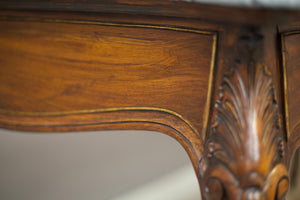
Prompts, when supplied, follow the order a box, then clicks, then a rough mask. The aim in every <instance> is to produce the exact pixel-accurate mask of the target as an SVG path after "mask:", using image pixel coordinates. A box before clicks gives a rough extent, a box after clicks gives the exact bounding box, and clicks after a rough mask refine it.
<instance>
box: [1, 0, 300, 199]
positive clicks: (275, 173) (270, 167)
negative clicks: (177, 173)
mask: <svg viewBox="0 0 300 200" xmlns="http://www.w3.org/2000/svg"><path fill="white" fill-rule="evenodd" d="M237 16H239V17H237ZM299 19H300V14H299V12H296V11H291V12H285V11H280V10H279V11H278V10H251V9H241V8H228V7H220V6H211V5H204V4H197V3H187V2H177V1H169V0H165V1H156V0H155V1H150V0H142V1H135V0H124V1H123V0H118V1H106V0H101V1H98V2H96V3H95V2H94V1H89V0H88V1H81V0H78V1H77V0H76V1H59V2H58V1H48V2H41V1H32V2H28V1H19V4H17V3H15V2H10V1H2V2H0V27H1V31H0V44H1V45H0V81H1V84H0V126H1V127H4V128H9V129H16V130H25V131H45V132H56V131H79V130H81V131H84V130H85V131H86V130H107V129H109V130H111V129H114V130H115V129H130V130H132V129H134V130H136V129H142V130H156V131H160V132H163V133H165V134H168V135H170V136H171V137H173V138H175V139H176V140H177V141H178V142H179V143H180V144H181V145H182V146H183V147H184V148H185V150H186V151H187V153H188V155H189V156H190V158H191V161H192V163H193V166H194V168H195V171H196V174H197V176H198V180H199V183H200V186H201V190H202V195H203V198H204V199H205V200H229V199H230V200H237V199H243V200H264V199H268V200H269V199H270V200H281V199H284V198H285V194H286V192H287V190H288V188H289V183H290V182H291V181H290V179H289V177H288V172H287V171H288V169H289V167H290V163H291V159H292V157H293V155H294V152H295V151H296V149H297V148H298V147H299V145H300V142H299V141H300V140H299V136H298V135H299V134H297V132H298V129H299V127H300V126H298V123H299V116H298V115H299V114H298V111H299V109H300V108H299V98H298V96H300V95H298V93H299V91H298V88H299V87H298V86H299V84H298V82H299V81H298V80H297V79H298V77H299V76H300V75H299V73H298V72H299V70H298V68H299V66H298V52H299V49H298V45H297V44H298V43H300V38H299V36H298V31H295V30H300V20H299ZM280 34H281V35H282V38H281V39H282V40H281V41H280ZM281 45H282V46H281ZM281 54H283V57H282V58H280V56H281ZM282 65H283V66H284V68H283V69H282ZM232 69H233V71H231V70H232ZM212 103H214V104H215V105H216V108H213V107H212V106H211V104H212Z"/></svg>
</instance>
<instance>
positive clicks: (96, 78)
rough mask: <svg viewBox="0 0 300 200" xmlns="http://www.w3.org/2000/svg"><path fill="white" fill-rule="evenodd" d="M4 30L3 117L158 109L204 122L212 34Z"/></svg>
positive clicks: (68, 27) (108, 26) (84, 25)
mask: <svg viewBox="0 0 300 200" xmlns="http://www.w3.org/2000/svg"><path fill="white" fill-rule="evenodd" d="M0 27H1V31H0V44H1V45H0V65H1V67H0V80H1V84H0V109H1V110H2V112H7V113H10V114H12V113H13V114H16V115H18V114H20V113H22V114H25V115H26V113H45V112H48V113H49V112H68V111H78V110H93V109H106V108H119V107H154V108H163V109H168V110H171V111H174V112H176V113H180V115H183V117H184V118H186V119H187V120H189V121H191V122H192V123H193V124H194V125H195V126H197V127H198V128H200V126H201V125H202V120H200V121H199V119H203V115H204V112H205V105H206V100H207V94H208V85H209V77H210V71H211V66H212V65H211V64H212V51H213V45H214V39H213V34H211V33H209V32H204V31H199V30H189V29H185V28H170V27H161V26H155V25H151V26H150V25H133V24H117V23H113V24H112V23H96V22H82V21H81V22H78V21H62V22H60V23H53V22H45V21H43V22H37V21H22V22H21V21H1V22H0ZM196 120H197V121H196Z"/></svg>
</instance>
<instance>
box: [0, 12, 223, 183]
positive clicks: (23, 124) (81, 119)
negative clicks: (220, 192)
mask: <svg viewBox="0 0 300 200" xmlns="http://www.w3.org/2000/svg"><path fill="white" fill-rule="evenodd" d="M0 20H1V21H6V22H34V23H35V22H38V23H39V22H42V23H51V24H72V25H96V26H103V27H118V28H119V27H120V28H133V29H134V28H138V29H140V28H142V29H150V30H166V31H175V32H182V33H187V34H196V35H198V36H200V37H201V36H208V37H210V38H212V48H211V49H212V50H211V52H208V53H209V54H210V56H211V61H210V66H209V67H210V68H209V69H208V72H209V73H208V74H209V77H208V82H207V83H206V84H207V86H206V87H207V93H206V94H205V99H206V103H205V106H203V107H204V108H203V110H204V111H203V113H204V115H203V116H204V118H203V122H201V123H202V124H203V128H202V129H199V128H198V127H195V126H194V125H193V123H192V122H190V121H189V120H188V119H187V118H186V116H185V113H183V114H182V113H179V112H176V111H173V110H171V109H168V108H165V107H144V106H121V107H109V108H101V107H100V108H96V109H85V110H77V109H76V108H75V109H74V110H61V111H47V110H46V111H41V112H38V111H22V110H21V111H19V110H17V109H0V126H1V127H2V128H7V129H14V130H22V131H35V132H38V131H42V132H57V131H86V130H141V129H142V130H153V131H159V132H162V133H165V134H168V135H169V136H171V137H173V138H175V139H176V140H177V141H178V142H179V143H180V144H181V145H182V146H183V147H184V148H185V150H186V151H187V153H188V155H189V156H190V158H191V161H192V163H193V165H194V167H195V171H196V174H197V177H198V179H200V178H201V177H202V176H203V172H202V168H203V166H201V164H200V162H199V161H200V160H202V156H203V146H204V142H203V138H204V135H205V131H206V127H207V124H208V117H209V110H210V102H211V93H212V85H213V74H214V67H215V66H214V65H215V58H216V48H217V32H216V31H209V30H205V29H203V30H201V29H196V28H188V27H184V26H171V25H169V26H164V25H156V24H140V23H134V22H133V23H124V22H113V21H99V20H82V19H57V18H49V17H36V16H33V17H30V16H29V17H28V16H26V17H23V16H11V15H9V16H0ZM199 69H200V68H199ZM116 95H117V94H116ZM133 95H134V94H133ZM45 109H47V107H46V106H45Z"/></svg>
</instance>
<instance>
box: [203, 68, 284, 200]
mask: <svg viewBox="0 0 300 200" xmlns="http://www.w3.org/2000/svg"><path fill="white" fill-rule="evenodd" d="M243 72H244V73H240V72H239V71H238V70H237V69H236V68H233V69H232V70H231V72H230V74H229V75H225V76H224V77H223V81H222V84H221V86H220V88H219V99H218V100H217V102H216V104H215V108H216V114H215V119H214V120H215V121H214V124H213V126H212V129H211V132H210V134H209V136H208V139H207V141H206V155H207V169H206V171H205V178H204V179H205V185H206V189H205V191H206V199H207V200H221V199H243V200H250V199H251V200H262V199H268V200H269V199H271V200H273V199H281V198H283V197H284V195H285V193H286V192H287V188H288V187H287V186H288V178H287V172H286V167H285V166H284V165H283V158H284V152H285V150H284V146H285V143H284V138H283V134H282V128H281V126H280V125H281V120H280V113H279V109H278V104H277V101H276V99H275V95H274V88H273V84H272V78H271V74H270V72H268V70H267V68H266V67H265V66H261V65H258V66H256V67H253V68H250V69H248V71H247V70H244V71H243ZM274 170H275V172H276V173H277V174H276V176H275V175H274V173H275V172H274ZM282 181H284V184H283V182H282ZM274 184H275V185H278V187H277V189H274V188H272V187H274V186H271V185H274ZM280 185H285V187H284V188H283V187H279V186H280ZM286 185H287V186H286ZM275 188H276V187H275ZM213 190H215V191H216V190H217V191H221V192H219V194H222V195H216V194H214V195H212V194H211V191H213ZM237 197H238V198H237Z"/></svg>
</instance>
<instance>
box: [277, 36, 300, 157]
mask: <svg viewBox="0 0 300 200" xmlns="http://www.w3.org/2000/svg"><path fill="white" fill-rule="evenodd" d="M281 39H282V53H283V54H282V56H283V67H284V74H283V75H284V84H285V99H286V104H285V106H286V116H287V130H288V134H289V145H288V147H289V151H290V157H291V158H290V159H292V156H293V155H294V153H295V152H296V150H297V149H298V148H299V146H300V141H299V139H300V138H299V134H298V133H299V128H300V127H299V123H300V115H299V112H298V110H297V109H299V95H300V89H299V88H300V84H299V76H300V71H299V56H298V52H299V50H300V49H299V47H298V45H295V44H297V43H298V42H300V35H299V31H291V32H290V31H289V32H284V33H283V34H282V38H281Z"/></svg>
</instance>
